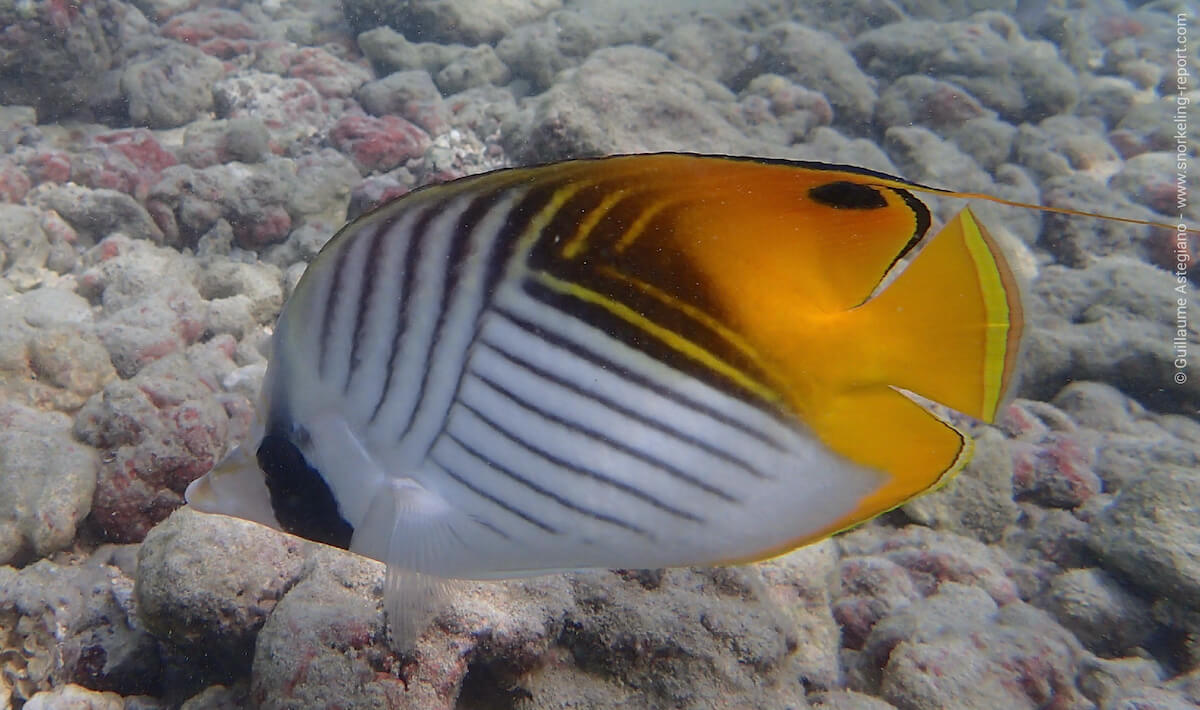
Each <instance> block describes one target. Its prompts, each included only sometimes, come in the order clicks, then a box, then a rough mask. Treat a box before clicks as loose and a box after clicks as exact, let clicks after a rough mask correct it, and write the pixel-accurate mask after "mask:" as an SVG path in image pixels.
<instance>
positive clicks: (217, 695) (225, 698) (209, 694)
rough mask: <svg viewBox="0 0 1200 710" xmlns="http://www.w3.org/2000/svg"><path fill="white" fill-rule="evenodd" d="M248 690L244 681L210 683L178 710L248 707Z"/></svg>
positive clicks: (214, 709) (226, 709)
mask: <svg viewBox="0 0 1200 710" xmlns="http://www.w3.org/2000/svg"><path fill="white" fill-rule="evenodd" d="M249 692H250V691H249V689H248V688H247V687H246V685H245V684H244V683H239V684H237V685H235V686H234V687H232V688H227V687H225V686H224V685H210V686H209V687H207V688H205V689H204V690H202V691H201V692H199V693H197V694H196V695H193V696H192V697H191V698H189V699H188V701H187V702H185V703H184V704H183V705H181V706H180V707H179V710H238V709H239V708H244V707H249V703H250V698H249V697H248V695H249ZM126 710H128V708H127V709H126Z"/></svg>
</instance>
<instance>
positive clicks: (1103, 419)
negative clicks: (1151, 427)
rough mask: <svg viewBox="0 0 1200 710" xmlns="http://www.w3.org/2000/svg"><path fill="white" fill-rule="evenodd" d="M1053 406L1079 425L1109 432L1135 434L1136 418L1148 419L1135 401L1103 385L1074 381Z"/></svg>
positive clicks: (1056, 398)
mask: <svg viewBox="0 0 1200 710" xmlns="http://www.w3.org/2000/svg"><path fill="white" fill-rule="evenodd" d="M1053 404H1054V406H1056V407H1058V408H1059V409H1061V410H1063V411H1064V412H1065V413H1067V414H1068V415H1070V417H1071V419H1073V420H1074V421H1075V423H1076V424H1078V425H1079V426H1082V427H1087V428H1089V429H1098V430H1100V431H1105V432H1120V433H1131V432H1133V431H1135V429H1136V428H1135V424H1134V421H1135V419H1141V418H1143V417H1145V416H1146V412H1145V410H1144V409H1142V407H1141V406H1140V405H1139V404H1138V403H1137V402H1136V401H1135V400H1133V399H1131V398H1129V397H1127V396H1125V395H1124V394H1122V393H1121V390H1119V389H1117V388H1116V387H1113V386H1112V385H1109V384H1105V383H1103V382H1081V381H1077V382H1072V383H1070V384H1068V385H1067V386H1066V387H1064V388H1063V389H1062V390H1061V391H1060V392H1059V393H1058V394H1057V395H1055V397H1054V400H1053Z"/></svg>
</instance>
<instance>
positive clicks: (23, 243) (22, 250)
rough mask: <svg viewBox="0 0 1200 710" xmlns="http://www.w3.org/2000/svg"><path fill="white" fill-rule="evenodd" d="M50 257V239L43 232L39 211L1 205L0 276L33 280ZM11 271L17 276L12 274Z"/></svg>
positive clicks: (18, 206)
mask: <svg viewBox="0 0 1200 710" xmlns="http://www.w3.org/2000/svg"><path fill="white" fill-rule="evenodd" d="M49 257H50V239H49V238H48V237H47V236H46V233H45V232H44V231H42V227H41V214H40V213H39V212H38V210H35V209H33V208H31V207H23V206H21V205H8V204H3V203H0V274H3V275H5V276H8V277H9V278H13V277H18V278H33V277H36V274H37V272H38V270H39V269H41V268H42V267H43V266H45V265H46V260H47V259H48V258H49ZM14 271H15V272H18V274H20V276H18V275H17V274H11V272H14ZM10 274H11V275H10Z"/></svg>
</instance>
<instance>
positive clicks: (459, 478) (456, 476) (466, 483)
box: [429, 454, 562, 537]
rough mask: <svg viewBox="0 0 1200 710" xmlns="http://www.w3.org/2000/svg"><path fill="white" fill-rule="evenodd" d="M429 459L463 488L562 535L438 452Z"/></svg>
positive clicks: (526, 520) (535, 525)
mask: <svg viewBox="0 0 1200 710" xmlns="http://www.w3.org/2000/svg"><path fill="white" fill-rule="evenodd" d="M429 461H430V462H431V463H432V464H433V465H434V466H435V467H436V468H437V469H438V470H439V471H441V472H442V473H444V474H446V476H448V477H449V478H450V479H452V480H453V481H455V482H456V483H458V485H460V486H462V487H463V488H466V489H467V490H468V491H470V492H472V493H474V494H475V495H477V496H479V497H480V498H482V499H484V500H486V501H487V502H489V503H491V504H492V505H494V506H496V507H497V508H500V509H501V510H504V511H507V512H508V513H510V514H511V515H515V516H516V517H518V518H520V519H521V520H524V521H525V522H527V523H529V524H530V525H532V526H534V527H536V528H540V529H541V530H543V531H545V532H548V533H550V534H551V535H561V534H562V533H561V531H560V530H559V529H558V528H556V527H554V526H553V525H550V524H548V523H546V522H544V521H542V520H540V519H538V518H535V517H533V516H532V515H530V514H529V513H526V512H525V511H523V510H521V509H520V508H517V507H515V506H513V505H511V504H510V503H508V502H507V501H505V500H504V499H502V498H499V497H497V496H495V495H492V494H491V493H488V492H487V491H485V490H483V489H482V488H480V487H479V486H477V485H475V484H474V483H472V482H471V479H470V478H468V477H467V476H464V475H462V474H460V473H458V472H456V471H455V470H454V469H453V468H451V467H450V466H448V465H446V463H445V462H443V461H439V460H438V457H437V455H436V454H432V455H430V457H429ZM489 527H491V526H490V525H489ZM506 537H507V535H506Z"/></svg>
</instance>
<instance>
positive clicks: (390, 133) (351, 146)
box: [329, 116, 429, 172]
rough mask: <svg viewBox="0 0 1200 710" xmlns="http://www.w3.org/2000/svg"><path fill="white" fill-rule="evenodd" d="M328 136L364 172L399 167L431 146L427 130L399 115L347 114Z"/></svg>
mask: <svg viewBox="0 0 1200 710" xmlns="http://www.w3.org/2000/svg"><path fill="white" fill-rule="evenodd" d="M329 140H330V142H331V143H332V144H333V146H334V147H335V148H337V149H338V150H340V151H342V152H343V153H345V154H346V155H347V156H348V157H350V158H351V159H352V160H354V162H355V164H357V165H358V167H359V169H360V170H362V171H363V172H375V171H387V170H391V169H392V168H396V167H399V166H401V165H403V164H404V163H406V162H407V161H409V160H411V159H413V158H418V157H420V156H421V155H423V154H424V153H425V149H426V148H427V147H428V146H429V135H428V134H426V133H425V131H423V130H421V129H420V128H418V127H416V126H414V125H413V124H411V123H409V122H408V121H405V120H404V119H403V118H400V117H398V116H384V117H382V118H375V117H373V116H344V117H343V118H341V119H340V120H338V122H337V123H336V124H335V125H334V126H333V129H332V130H331V131H330V132H329Z"/></svg>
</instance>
